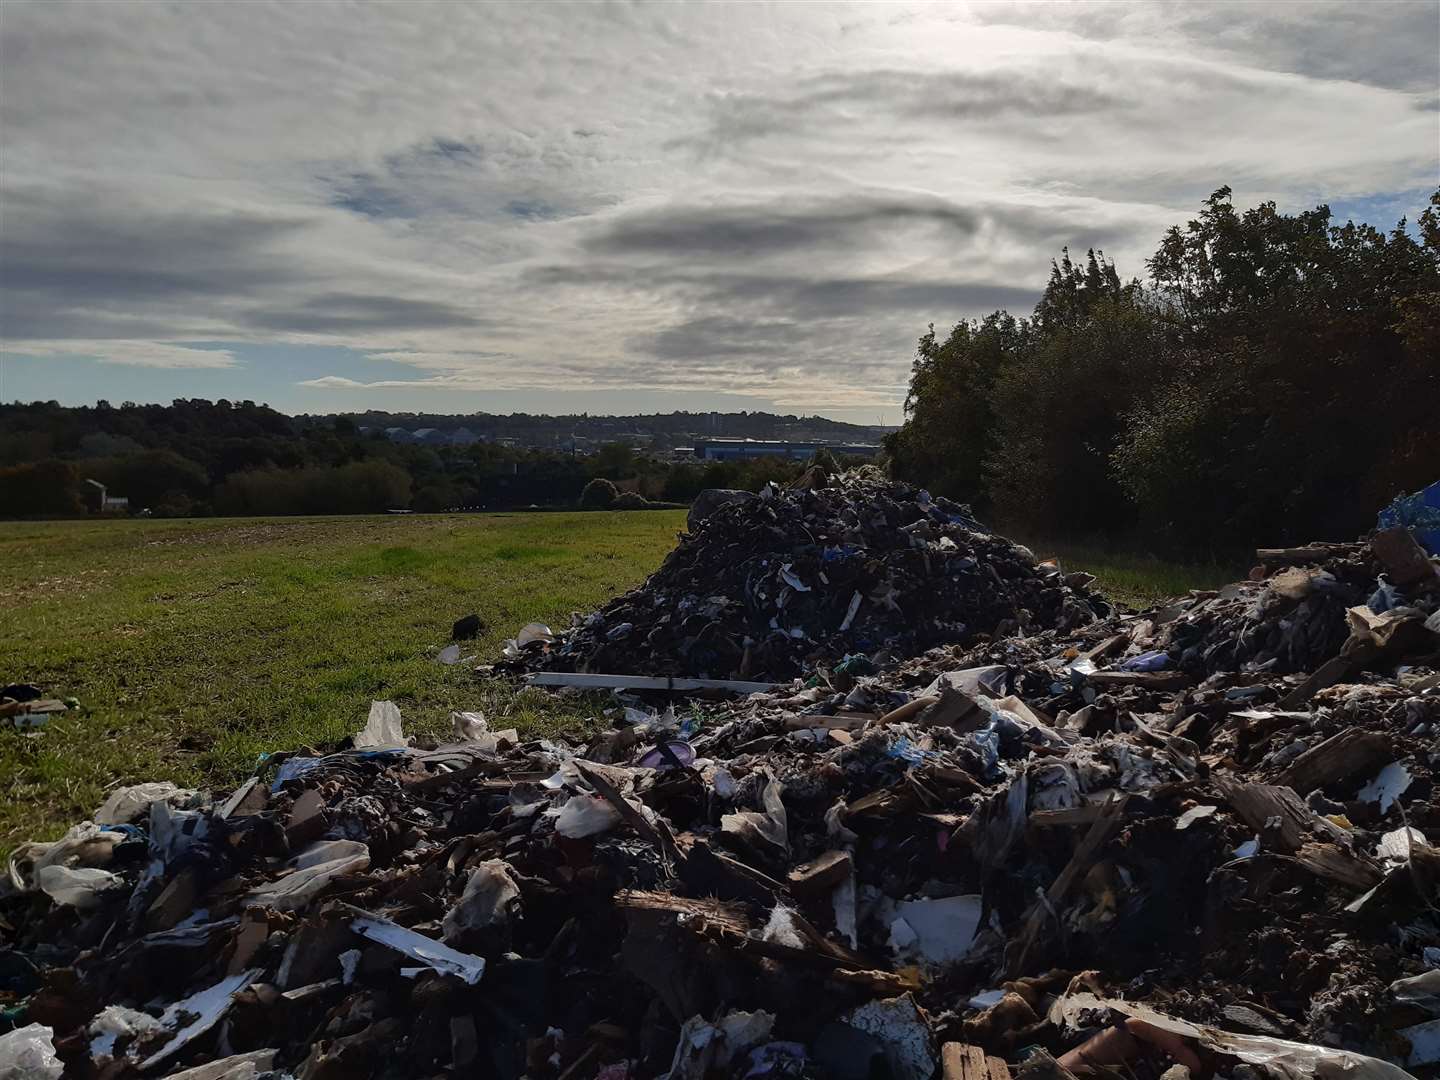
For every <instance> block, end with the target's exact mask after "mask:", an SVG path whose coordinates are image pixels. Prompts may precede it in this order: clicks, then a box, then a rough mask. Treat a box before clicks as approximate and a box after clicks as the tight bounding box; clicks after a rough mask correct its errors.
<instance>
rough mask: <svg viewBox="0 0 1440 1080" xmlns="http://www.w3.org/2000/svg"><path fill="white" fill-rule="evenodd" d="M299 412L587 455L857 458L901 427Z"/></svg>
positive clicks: (741, 419)
mask: <svg viewBox="0 0 1440 1080" xmlns="http://www.w3.org/2000/svg"><path fill="white" fill-rule="evenodd" d="M297 419H301V420H305V419H316V420H329V421H331V422H332V423H333V422H334V421H337V420H349V421H350V422H352V423H354V424H355V430H356V432H357V433H358V434H360V435H362V436H368V435H375V434H379V435H383V436H384V437H385V438H386V439H388V440H390V441H391V442H395V443H401V444H407V445H421V446H432V447H440V446H470V445H473V444H475V443H493V444H496V445H498V446H507V447H516V448H523V449H531V450H557V451H561V452H565V453H573V454H577V455H586V454H592V453H595V452H597V451H598V450H599V449H600V448H601V447H602V446H606V445H611V444H615V443H620V444H622V445H625V446H629V447H632V448H633V449H635V450H639V451H646V452H648V453H650V454H651V455H653V456H656V457H661V458H668V459H670V460H674V461H683V460H688V459H695V460H700V461H731V460H737V459H742V458H761V457H790V458H804V457H810V456H811V455H813V454H814V453H815V452H816V451H817V450H819V449H822V448H824V449H828V450H830V451H831V452H832V453H836V454H842V455H846V456H851V457H873V456H875V455H876V454H878V453H879V452H880V440H881V439H882V438H883V437H884V436H885V435H887V434H889V433H890V432H892V431H894V430H895V428H893V427H888V426H885V425H862V424H847V423H844V422H842V421H838V420H830V419H827V418H825V417H820V416H810V417H797V416H781V415H776V414H774V413H715V412H712V413H686V412H679V413H662V414H656V415H652V416H589V415H584V414H581V415H576V416H532V415H529V414H525V413H515V414H512V415H509V416H499V415H490V414H485V413H479V414H470V415H461V416H440V415H429V414H420V415H409V414H393V413H363V414H341V415H333V416H326V417H314V418H310V417H299V418H297ZM387 421H388V422H387Z"/></svg>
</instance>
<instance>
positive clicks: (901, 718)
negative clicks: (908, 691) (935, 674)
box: [876, 694, 940, 727]
mask: <svg viewBox="0 0 1440 1080" xmlns="http://www.w3.org/2000/svg"><path fill="white" fill-rule="evenodd" d="M939 700H940V698H939V696H938V695H935V694H931V695H928V696H926V695H921V696H920V697H914V698H911V699H910V700H909V701H907V702H905V704H904V705H897V706H896V707H895V708H893V709H891V710H890V711H889V712H887V713H886V714H885V715H884V716H882V717H880V719H879V720H878V721H876V725H877V726H879V727H884V726H885V725H886V724H902V723H904V722H905V721H906V720H911V719H914V718H915V717H916V716H918V715H919V714H920V713H922V712H924V711H925V710H926V709H927V708H929V707H930V706H931V705H933V704H935V702H937V701H939Z"/></svg>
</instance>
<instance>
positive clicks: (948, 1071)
mask: <svg viewBox="0 0 1440 1080" xmlns="http://www.w3.org/2000/svg"><path fill="white" fill-rule="evenodd" d="M940 1075H941V1078H942V1080H1010V1066H1009V1065H1007V1064H1005V1060H1004V1059H1003V1058H998V1057H991V1056H989V1055H987V1054H986V1053H985V1051H984V1050H981V1049H980V1047H978V1046H971V1045H970V1044H969V1043H958V1042H951V1043H946V1044H945V1045H944V1046H942V1047H940Z"/></svg>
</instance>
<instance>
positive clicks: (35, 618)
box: [0, 511, 1233, 852]
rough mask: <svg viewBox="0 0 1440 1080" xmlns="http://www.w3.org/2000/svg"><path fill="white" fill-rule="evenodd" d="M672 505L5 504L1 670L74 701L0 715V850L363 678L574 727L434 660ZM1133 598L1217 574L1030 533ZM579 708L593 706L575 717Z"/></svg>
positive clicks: (218, 779)
mask: <svg viewBox="0 0 1440 1080" xmlns="http://www.w3.org/2000/svg"><path fill="white" fill-rule="evenodd" d="M683 525H684V513H683V512H682V511H653V512H641V513H628V514H627V513H599V514H579V513H575V514H488V515H455V516H447V515H424V516H421V515H417V516H413V517H412V516H404V517H345V518H283V519H224V520H215V519H212V520H203V521H181V522H167V521H112V522H50V523H19V524H16V523H8V524H6V525H4V526H3V531H0V680H3V681H6V682H9V681H21V682H38V683H40V684H41V685H42V686H45V687H46V688H47V690H48V691H49V692H50V693H52V694H54V695H56V696H60V697H69V696H74V697H76V698H78V699H79V700H80V702H81V705H82V706H83V708H82V709H80V710H79V711H74V712H70V713H67V714H65V715H63V716H61V717H58V718H57V719H55V720H53V721H52V722H51V723H50V725H49V727H47V728H46V729H45V730H44V731H43V732H41V733H36V734H26V733H21V732H18V731H14V730H12V729H3V728H0V852H3V851H6V850H8V849H9V848H11V847H13V846H14V845H15V844H16V843H18V842H20V841H22V840H26V839H43V838H49V837H53V836H55V835H58V834H59V833H60V832H63V831H64V828H65V827H66V826H67V825H68V824H70V823H72V822H74V821H78V820H82V819H84V818H86V817H88V816H89V815H90V813H91V812H93V810H94V809H95V807H96V806H97V805H98V804H99V803H100V802H101V801H102V800H103V798H104V794H105V791H106V789H107V788H109V787H111V786H114V785H117V784H123V783H137V782H139V781H142V780H156V779H169V780H174V781H176V782H177V783H181V784H185V785H228V784H233V783H235V782H236V781H237V780H238V779H240V778H243V777H244V776H246V775H248V774H249V773H250V772H251V771H252V770H253V768H254V767H255V763H256V759H257V757H258V756H259V755H260V754H262V753H265V752H267V751H274V750H284V749H293V748H295V747H298V746H304V745H319V744H323V743H326V742H331V741H334V740H337V739H340V738H342V737H344V736H345V735H348V734H350V733H352V732H354V731H355V730H356V729H358V728H359V727H360V726H361V725H362V724H363V722H364V718H365V713H366V711H367V709H368V707H369V702H370V701H371V699H373V698H390V699H392V700H394V701H395V702H397V703H398V704H399V706H400V710H401V713H402V715H403V717H404V720H405V725H406V730H407V731H423V730H440V729H443V728H444V727H446V726H447V724H448V717H449V714H450V712H451V711H452V710H454V709H480V710H482V711H484V712H485V713H486V714H487V715H488V716H489V717H490V718H491V721H492V725H498V726H504V727H508V726H516V727H519V728H521V729H522V731H528V732H537V731H543V730H547V729H548V730H556V729H560V728H565V729H574V728H576V727H579V726H581V725H583V724H585V723H586V722H587V721H588V720H591V718H593V717H594V716H595V715H596V713H597V711H598V709H597V706H598V705H599V704H600V703H599V702H597V701H596V700H594V699H592V700H588V701H587V700H583V699H581V700H576V699H568V700H566V701H564V702H561V701H558V700H557V699H554V698H552V697H550V696H549V695H547V694H545V693H543V692H540V691H533V690H532V691H522V692H518V693H517V692H515V691H512V690H509V689H507V688H505V687H502V686H498V685H495V684H485V683H482V682H480V681H479V680H477V679H476V678H475V677H474V676H473V674H471V672H470V670H469V667H470V665H466V664H460V665H455V666H453V667H447V666H445V665H442V664H440V663H437V662H436V660H435V659H434V655H435V651H436V650H437V649H438V647H439V646H441V645H443V644H444V643H445V642H446V641H447V639H448V637H449V632H450V625H451V623H452V622H453V621H454V620H455V619H456V618H458V617H460V616H462V615H465V614H467V613H469V612H472V611H473V612H478V613H479V615H480V616H481V618H482V619H483V620H484V621H485V623H486V629H485V630H484V631H483V632H482V634H481V637H480V639H479V640H478V641H476V642H474V643H473V647H467V649H466V652H467V653H469V652H474V653H475V654H476V655H477V656H478V657H480V658H481V659H482V660H483V659H488V658H490V657H492V656H494V655H495V654H496V652H497V651H498V649H499V647H500V643H501V642H502V641H503V639H504V638H506V637H509V636H512V635H513V634H514V633H515V631H516V630H517V629H518V628H519V627H520V626H522V625H523V624H524V623H526V622H529V621H532V620H536V619H538V620H540V621H544V622H550V623H552V624H554V623H558V624H564V623H565V622H567V621H568V618H569V614H570V612H571V611H573V610H588V609H590V608H592V607H594V606H596V605H597V604H599V603H600V602H601V601H603V600H605V599H606V598H608V597H609V596H612V595H613V594H615V593H617V592H620V591H623V590H625V589H627V588H630V587H631V586H633V585H635V584H637V583H638V582H640V581H641V580H642V579H643V578H644V577H645V575H646V574H647V573H649V572H650V571H651V570H652V569H654V568H655V567H656V566H657V565H658V564H659V562H660V560H661V558H662V557H663V556H664V554H665V552H667V551H668V550H669V549H670V547H671V546H672V545H673V544H674V541H675V534H676V532H677V531H678V530H679V529H681V528H683ZM1034 547H1035V549H1036V551H1037V553H1039V554H1041V555H1042V556H1046V555H1059V556H1061V557H1062V559H1063V560H1064V564H1065V568H1066V569H1067V570H1070V569H1080V568H1089V569H1091V570H1092V572H1095V573H1097V574H1098V575H1099V576H1100V579H1101V582H1100V583H1101V586H1102V587H1108V588H1110V589H1112V590H1113V592H1112V594H1113V595H1115V596H1116V597H1117V598H1119V599H1122V600H1125V601H1127V602H1129V603H1133V604H1140V603H1144V602H1149V601H1151V600H1155V599H1159V598H1161V597H1163V596H1166V595H1171V594H1173V593H1177V592H1181V591H1183V590H1184V589H1186V588H1191V587H1205V586H1210V585H1215V584H1218V583H1219V582H1222V581H1225V580H1229V579H1230V578H1231V577H1233V572H1229V573H1227V572H1222V571H1220V570H1217V569H1215V568H1201V569H1197V568H1186V567H1176V566H1173V565H1170V564H1166V563H1161V562H1158V561H1156V560H1154V559H1148V558H1138V557H1126V556H1118V555H1116V554H1115V553H1113V552H1106V551H1103V550H1094V549H1084V548H1080V549H1074V548H1067V547H1065V546H1064V545H1054V544H1048V545H1047V544H1039V543H1037V544H1035V545H1034ZM592 722H593V721H592Z"/></svg>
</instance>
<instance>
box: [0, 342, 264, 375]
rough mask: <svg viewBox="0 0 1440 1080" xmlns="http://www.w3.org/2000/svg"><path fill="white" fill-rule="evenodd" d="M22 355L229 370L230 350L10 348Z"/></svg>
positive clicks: (89, 345)
mask: <svg viewBox="0 0 1440 1080" xmlns="http://www.w3.org/2000/svg"><path fill="white" fill-rule="evenodd" d="M12 351H14V352H16V353H19V354H21V355H24V356H55V357H84V358H87V359H92V360H99V361H100V362H101V363H102V364H124V365H126V366H127V367H146V368H228V367H234V366H235V354H234V353H233V352H231V351H230V350H229V349H196V348H191V347H188V346H185V345H172V344H169V343H168V342H163V341H122V340H117V341H78V340H73V341H25V342H20V343H17V344H16V345H15V347H14V348H13V350H12Z"/></svg>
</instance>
